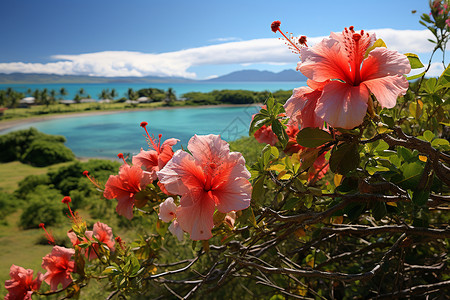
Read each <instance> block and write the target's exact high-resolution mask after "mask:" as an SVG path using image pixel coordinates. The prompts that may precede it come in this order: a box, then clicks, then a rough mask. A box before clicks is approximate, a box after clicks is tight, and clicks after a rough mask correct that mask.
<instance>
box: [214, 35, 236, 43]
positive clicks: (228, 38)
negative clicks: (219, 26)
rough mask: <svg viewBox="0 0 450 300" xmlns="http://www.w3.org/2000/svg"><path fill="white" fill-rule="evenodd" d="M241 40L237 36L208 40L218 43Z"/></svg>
mask: <svg viewBox="0 0 450 300" xmlns="http://www.w3.org/2000/svg"><path fill="white" fill-rule="evenodd" d="M241 40H242V39H240V38H238V37H233V36H231V37H223V38H217V39H212V40H209V41H210V42H213V43H216V42H218V43H225V42H235V41H241Z"/></svg>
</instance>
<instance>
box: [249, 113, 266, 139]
mask: <svg viewBox="0 0 450 300" xmlns="http://www.w3.org/2000/svg"><path fill="white" fill-rule="evenodd" d="M269 123H270V117H268V116H266V115H263V114H256V115H255V116H254V117H253V120H252V122H251V123H250V128H249V130H248V135H250V136H251V135H252V134H254V133H255V131H257V130H258V129H260V128H261V127H262V126H264V125H266V124H269Z"/></svg>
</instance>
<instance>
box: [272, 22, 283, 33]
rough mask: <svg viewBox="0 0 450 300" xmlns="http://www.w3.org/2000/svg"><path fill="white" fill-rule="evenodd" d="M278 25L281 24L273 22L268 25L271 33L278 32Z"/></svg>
mask: <svg viewBox="0 0 450 300" xmlns="http://www.w3.org/2000/svg"><path fill="white" fill-rule="evenodd" d="M280 25H281V22H280V21H278V20H277V21H273V22H272V24H271V25H270V28H271V29H272V31H273V32H277V31H278V30H280Z"/></svg>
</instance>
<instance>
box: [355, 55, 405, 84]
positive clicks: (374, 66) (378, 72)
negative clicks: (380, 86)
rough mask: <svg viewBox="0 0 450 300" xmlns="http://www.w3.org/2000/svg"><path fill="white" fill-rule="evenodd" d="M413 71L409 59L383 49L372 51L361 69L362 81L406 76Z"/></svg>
mask: <svg viewBox="0 0 450 300" xmlns="http://www.w3.org/2000/svg"><path fill="white" fill-rule="evenodd" d="M410 71H411V65H410V63H409V60H408V58H407V57H406V56H405V55H403V54H400V53H398V52H397V51H394V50H389V49H386V48H383V47H378V48H375V49H374V50H372V51H370V53H369V56H368V57H367V59H365V60H364V62H363V65H362V68H361V79H362V81H367V80H372V79H376V78H380V77H385V76H393V75H404V74H408V73H409V72H410Z"/></svg>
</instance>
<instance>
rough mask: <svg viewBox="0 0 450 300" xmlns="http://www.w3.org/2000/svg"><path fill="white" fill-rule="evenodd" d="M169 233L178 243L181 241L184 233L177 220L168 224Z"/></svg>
mask: <svg viewBox="0 0 450 300" xmlns="http://www.w3.org/2000/svg"><path fill="white" fill-rule="evenodd" d="M169 231H170V233H172V234H173V235H174V236H176V237H177V239H178V241H180V242H182V241H183V235H184V231H183V229H181V227H180V223H178V221H177V220H174V221H173V222H172V223H171V224H170V226H169Z"/></svg>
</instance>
